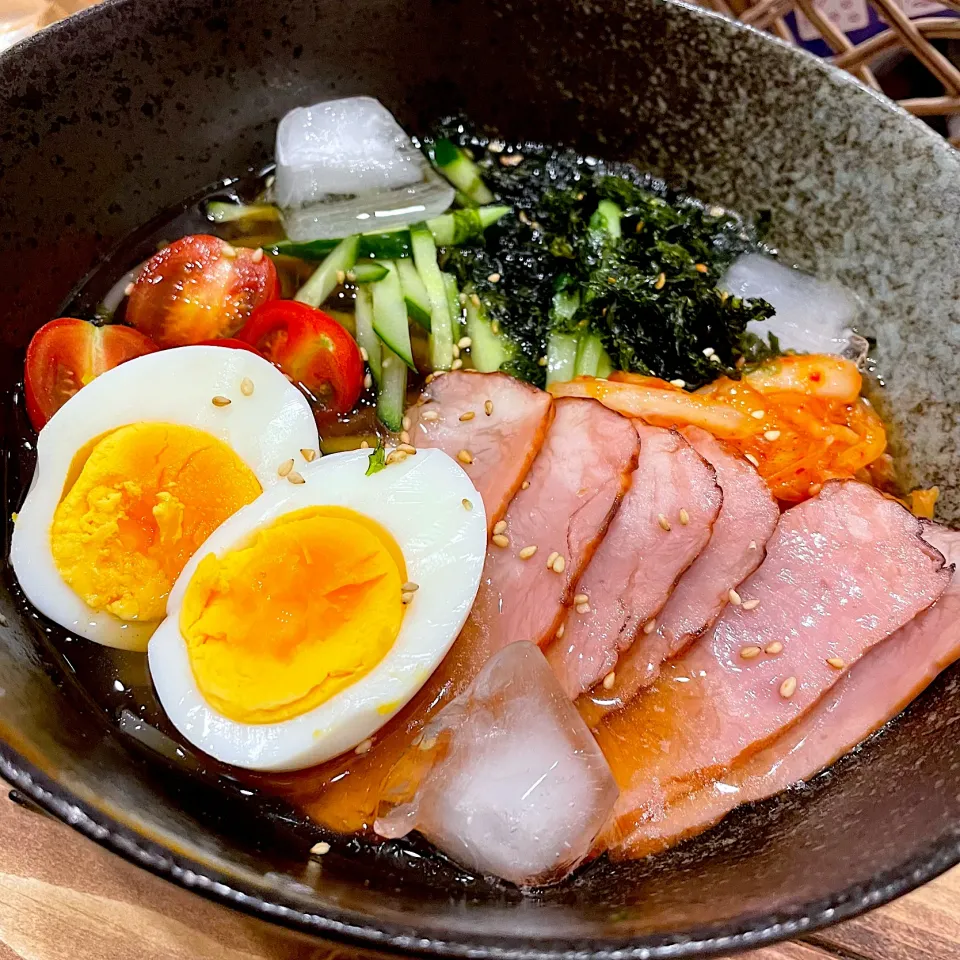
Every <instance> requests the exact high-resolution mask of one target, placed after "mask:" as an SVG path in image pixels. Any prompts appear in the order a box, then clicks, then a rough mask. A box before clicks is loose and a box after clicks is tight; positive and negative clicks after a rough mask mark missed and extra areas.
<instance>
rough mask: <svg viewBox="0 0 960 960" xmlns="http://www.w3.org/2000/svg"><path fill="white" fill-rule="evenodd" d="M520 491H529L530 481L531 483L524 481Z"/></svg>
mask: <svg viewBox="0 0 960 960" xmlns="http://www.w3.org/2000/svg"><path fill="white" fill-rule="evenodd" d="M520 489H521V490H529V489H530V481H529V480H524V481H523V483H521V484H520Z"/></svg>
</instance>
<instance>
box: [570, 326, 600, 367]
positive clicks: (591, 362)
mask: <svg viewBox="0 0 960 960" xmlns="http://www.w3.org/2000/svg"><path fill="white" fill-rule="evenodd" d="M603 353H604V349H603V342H602V341H601V340H600V337H599V336H597V334H595V333H588V334H585V335H584V336H583V337H582V338H581V339H580V345H579V347H578V349H577V360H576V365H575V367H574V371H573V372H574V375H575V376H577V377H595V376H597V371H598V370H599V369H600V359H601V357H602V356H603Z"/></svg>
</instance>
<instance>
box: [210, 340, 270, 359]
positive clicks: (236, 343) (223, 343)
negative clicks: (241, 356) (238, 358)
mask: <svg viewBox="0 0 960 960" xmlns="http://www.w3.org/2000/svg"><path fill="white" fill-rule="evenodd" d="M197 346H198V347H230V349H231V350H246V351H247V353H255V354H256V355H257V356H258V357H259V356H261V353H260V351H259V350H258V349H257V348H256V347H253V346H251V345H250V344H249V343H245V342H244V341H243V340H238V339H237V338H236V337H219V338H217V339H216V340H201V341H200V342H199V343H198V344H197Z"/></svg>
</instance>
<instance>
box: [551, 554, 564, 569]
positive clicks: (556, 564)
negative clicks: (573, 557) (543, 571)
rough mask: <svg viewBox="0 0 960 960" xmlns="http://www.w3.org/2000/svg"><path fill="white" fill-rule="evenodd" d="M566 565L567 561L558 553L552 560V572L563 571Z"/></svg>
mask: <svg viewBox="0 0 960 960" xmlns="http://www.w3.org/2000/svg"><path fill="white" fill-rule="evenodd" d="M566 567H567V561H566V560H565V559H564V558H563V555H562V554H560V553H558V554H557V555H556V557H555V558H554V561H553V567H552V569H553V572H554V573H563V571H564V570H565V569H566Z"/></svg>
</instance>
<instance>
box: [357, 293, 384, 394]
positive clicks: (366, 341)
mask: <svg viewBox="0 0 960 960" xmlns="http://www.w3.org/2000/svg"><path fill="white" fill-rule="evenodd" d="M354 315H355V317H356V321H357V343H358V344H359V345H360V346H361V347H362V348H363V349H364V350H366V352H367V365H368V366H369V367H370V374H371V376H372V377H373V379H374V380H376V382H377V383H378V384H379V383H380V362H381V356H382V352H381V346H380V338H379V337H378V336H377V333H376V331H375V330H374V329H373V294H372V293H371V292H370V290H369V289H368V288H367V287H357V300H356V305H355V308H354Z"/></svg>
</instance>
